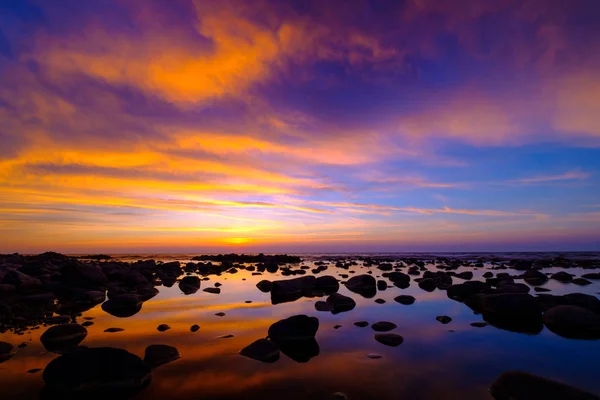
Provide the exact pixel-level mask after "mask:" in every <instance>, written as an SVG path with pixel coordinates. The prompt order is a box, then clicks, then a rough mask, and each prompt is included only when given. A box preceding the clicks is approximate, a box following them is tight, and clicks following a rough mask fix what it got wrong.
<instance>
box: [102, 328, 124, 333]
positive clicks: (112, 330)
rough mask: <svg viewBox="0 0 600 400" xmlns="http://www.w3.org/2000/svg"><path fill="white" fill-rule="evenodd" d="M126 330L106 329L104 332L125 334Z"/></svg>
mask: <svg viewBox="0 0 600 400" xmlns="http://www.w3.org/2000/svg"><path fill="white" fill-rule="evenodd" d="M124 330H125V329H123V328H108V329H105V330H104V332H108V333H114V332H123V331H124Z"/></svg>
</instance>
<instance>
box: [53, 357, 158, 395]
mask: <svg viewBox="0 0 600 400" xmlns="http://www.w3.org/2000/svg"><path fill="white" fill-rule="evenodd" d="M43 379H44V382H45V384H46V386H45V387H44V389H43V391H42V395H41V397H42V398H43V399H59V398H66V399H83V398H93V399H100V398H115V399H123V398H126V397H130V396H133V395H134V394H136V393H138V392H139V391H141V390H142V389H143V388H145V387H146V386H148V384H149V383H150V368H149V367H148V366H147V365H145V364H144V362H143V361H142V359H141V358H139V357H138V356H136V355H134V354H131V353H129V352H127V351H125V350H123V349H116V348H112V347H98V348H81V349H77V350H76V351H72V352H70V353H67V354H65V355H62V356H60V357H57V358H55V359H54V360H52V361H51V362H50V363H49V364H48V366H47V367H46V368H45V370H44V373H43Z"/></svg>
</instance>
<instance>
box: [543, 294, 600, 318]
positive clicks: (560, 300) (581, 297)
mask: <svg viewBox="0 0 600 400" xmlns="http://www.w3.org/2000/svg"><path fill="white" fill-rule="evenodd" d="M536 300H537V302H538V304H539V305H540V307H541V308H542V310H548V309H550V308H552V307H556V306H560V305H566V306H579V307H583V308H586V309H588V310H590V311H592V312H595V313H596V314H600V300H598V298H597V297H596V296H592V295H589V294H584V293H570V294H565V295H564V296H553V295H549V294H540V295H538V297H537V298H536Z"/></svg>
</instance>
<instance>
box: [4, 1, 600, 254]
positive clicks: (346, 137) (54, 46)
mask: <svg viewBox="0 0 600 400" xmlns="http://www.w3.org/2000/svg"><path fill="white" fill-rule="evenodd" d="M47 250H54V251H62V252H70V253H82V252H121V253H122V252H128V253H131V252H144V251H145V252H154V251H157V252H158V251H160V252H165V251H172V252H180V251H194V252H201V251H205V252H212V251H238V252H239V251H246V252H254V251H264V252H274V251H285V252H307V251H322V252H340V251H349V252H352V251H451V250H456V251H463V250H469V251H472V250H475V251H477V250H481V251H498V250H600V1H598V0H568V1H567V0H530V1H526V0H452V1H449V0H404V1H383V0H379V1H378V0H374V1H366V0H365V1H361V0H349V1H341V0H340V1H335V0H297V1H284V0H273V1H253V0H240V1H225V0H219V1H216V0H215V1H213V0H205V1H192V0H181V1H180V0H155V1H151V0H121V1H118V0H97V1H96V0H89V1H82V0H51V1H48V0H47V1H42V0H40V1H31V0H8V1H7V0H2V1H0V252H15V251H19V252H26V253H31V252H40V251H47Z"/></svg>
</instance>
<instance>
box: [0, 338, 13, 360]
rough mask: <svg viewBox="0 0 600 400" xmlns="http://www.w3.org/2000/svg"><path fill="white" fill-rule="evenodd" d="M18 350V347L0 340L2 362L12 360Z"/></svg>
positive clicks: (0, 358)
mask: <svg viewBox="0 0 600 400" xmlns="http://www.w3.org/2000/svg"><path fill="white" fill-rule="evenodd" d="M16 352H17V348H16V347H15V346H13V345H12V344H10V343H7V342H0V363H3V362H5V361H8V360H10V359H11V358H12V356H14V355H15V353H16Z"/></svg>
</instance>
